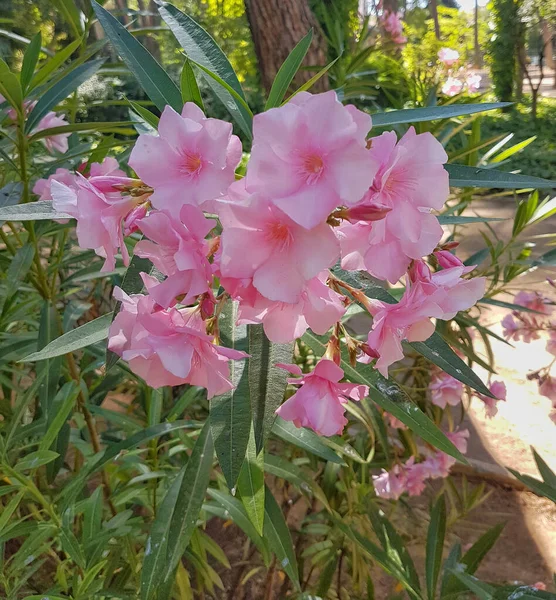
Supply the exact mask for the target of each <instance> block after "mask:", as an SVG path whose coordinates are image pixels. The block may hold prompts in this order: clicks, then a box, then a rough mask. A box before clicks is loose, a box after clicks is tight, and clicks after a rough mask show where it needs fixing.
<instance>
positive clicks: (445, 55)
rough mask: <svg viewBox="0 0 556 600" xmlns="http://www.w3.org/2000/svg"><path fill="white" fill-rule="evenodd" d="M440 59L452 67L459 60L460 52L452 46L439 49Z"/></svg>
mask: <svg viewBox="0 0 556 600" xmlns="http://www.w3.org/2000/svg"><path fill="white" fill-rule="evenodd" d="M438 60H439V61H440V62H441V63H444V64H445V65H446V66H447V67H451V66H452V65H453V64H455V63H457V62H458V60H459V52H458V51H457V50H452V48H440V50H439V51H438Z"/></svg>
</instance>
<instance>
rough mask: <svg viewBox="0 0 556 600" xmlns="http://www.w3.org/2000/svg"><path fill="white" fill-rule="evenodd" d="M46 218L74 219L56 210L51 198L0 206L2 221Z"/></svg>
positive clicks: (0, 218) (0, 219)
mask: <svg viewBox="0 0 556 600" xmlns="http://www.w3.org/2000/svg"><path fill="white" fill-rule="evenodd" d="M45 219H48V220H50V219H73V217H72V216H71V215H67V214H65V213H58V212H56V211H55V210H54V208H53V206H52V202H51V201H50V200H41V201H39V202H29V203H27V204H17V205H15V206H3V207H2V208H0V223H1V222H4V221H41V220H45Z"/></svg>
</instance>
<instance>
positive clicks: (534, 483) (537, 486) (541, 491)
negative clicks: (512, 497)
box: [506, 467, 556, 502]
mask: <svg viewBox="0 0 556 600" xmlns="http://www.w3.org/2000/svg"><path fill="white" fill-rule="evenodd" d="M506 469H508V471H509V472H510V473H511V474H512V475H513V476H514V477H515V478H516V479H518V480H519V481H521V483H524V484H525V485H526V486H527V487H528V488H529V489H530V490H532V491H533V492H535V494H538V495H539V496H544V497H545V498H548V499H549V500H552V502H556V488H555V487H552V486H551V485H549V484H547V483H545V482H544V481H539V480H538V479H535V478H534V477H530V476H529V475H522V474H521V473H518V472H517V471H514V469H510V468H509V467H506Z"/></svg>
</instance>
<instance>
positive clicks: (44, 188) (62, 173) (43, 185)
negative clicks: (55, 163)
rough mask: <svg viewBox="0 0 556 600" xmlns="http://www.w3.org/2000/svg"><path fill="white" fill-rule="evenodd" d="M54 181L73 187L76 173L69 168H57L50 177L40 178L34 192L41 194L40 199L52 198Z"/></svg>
mask: <svg viewBox="0 0 556 600" xmlns="http://www.w3.org/2000/svg"><path fill="white" fill-rule="evenodd" d="M53 181H58V182H60V183H63V184H64V185H65V186H67V187H70V188H73V187H75V186H76V184H75V175H74V174H73V173H71V172H70V171H68V170H67V169H56V172H55V173H53V174H52V175H49V177H48V179H39V180H37V182H36V183H35V185H34V186H33V194H37V195H38V196H39V200H52V192H51V190H50V186H51V185H52V182H53Z"/></svg>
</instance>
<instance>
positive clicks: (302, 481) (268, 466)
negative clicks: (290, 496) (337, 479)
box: [264, 454, 331, 511]
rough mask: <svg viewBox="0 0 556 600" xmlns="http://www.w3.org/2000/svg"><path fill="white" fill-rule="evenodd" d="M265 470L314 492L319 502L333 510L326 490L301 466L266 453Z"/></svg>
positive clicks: (304, 489)
mask: <svg viewBox="0 0 556 600" xmlns="http://www.w3.org/2000/svg"><path fill="white" fill-rule="evenodd" d="M264 470H265V472H267V473H270V474H271V475H274V476H275V477H280V478H281V479H285V480H286V481H289V482H290V483H293V484H294V485H295V486H297V487H298V488H299V490H300V491H302V492H305V493H310V494H312V495H313V496H315V498H317V499H318V500H319V502H321V504H323V506H324V507H325V508H326V510H328V511H330V510H331V508H330V505H329V503H328V499H327V497H326V494H325V493H324V491H323V490H322V489H321V487H320V486H319V485H318V484H317V483H316V481H315V480H314V478H312V477H310V476H309V475H307V474H306V473H305V472H304V471H303V469H301V467H298V466H297V465H295V464H293V463H291V462H290V461H289V460H286V459H285V458H281V457H280V456H275V455H273V454H265V457H264Z"/></svg>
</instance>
